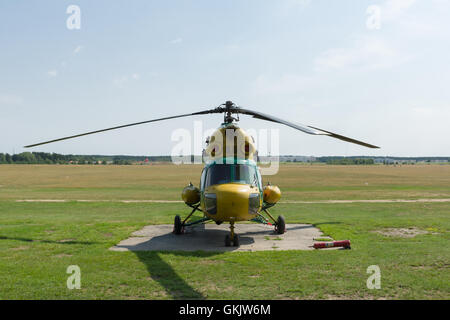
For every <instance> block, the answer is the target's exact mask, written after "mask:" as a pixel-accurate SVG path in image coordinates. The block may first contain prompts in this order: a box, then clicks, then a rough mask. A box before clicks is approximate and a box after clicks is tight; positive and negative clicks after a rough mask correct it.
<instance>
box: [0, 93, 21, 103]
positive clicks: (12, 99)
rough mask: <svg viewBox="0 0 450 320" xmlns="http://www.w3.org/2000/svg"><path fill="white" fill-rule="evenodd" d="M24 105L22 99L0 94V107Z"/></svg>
mask: <svg viewBox="0 0 450 320" xmlns="http://www.w3.org/2000/svg"><path fill="white" fill-rule="evenodd" d="M22 103H23V98H22V97H19V96H15V95H10V94H2V93H0V105H19V104H22Z"/></svg>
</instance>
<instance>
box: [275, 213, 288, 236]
mask: <svg viewBox="0 0 450 320" xmlns="http://www.w3.org/2000/svg"><path fill="white" fill-rule="evenodd" d="M275 231H276V232H277V233H278V234H284V233H285V232H286V221H285V220H284V217H283V216H278V219H277V225H276V228H275Z"/></svg>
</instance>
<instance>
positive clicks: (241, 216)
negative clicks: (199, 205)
mask: <svg viewBox="0 0 450 320" xmlns="http://www.w3.org/2000/svg"><path fill="white" fill-rule="evenodd" d="M207 192H213V193H215V194H216V197H217V214H216V217H217V219H218V220H221V221H244V220H248V219H249V210H248V207H249V196H250V194H251V193H256V192H259V191H258V188H255V187H252V186H250V185H242V184H234V183H227V184H220V185H216V186H212V187H210V188H209V189H208V190H207ZM216 217H215V219H216Z"/></svg>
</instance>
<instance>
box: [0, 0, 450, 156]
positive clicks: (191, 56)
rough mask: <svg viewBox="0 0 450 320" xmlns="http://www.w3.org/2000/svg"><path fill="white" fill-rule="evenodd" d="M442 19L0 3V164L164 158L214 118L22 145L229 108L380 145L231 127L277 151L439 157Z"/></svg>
mask: <svg viewBox="0 0 450 320" xmlns="http://www.w3.org/2000/svg"><path fill="white" fill-rule="evenodd" d="M71 5H75V6H77V7H78V8H79V9H80V15H79V17H80V19H79V28H77V27H78V25H77V21H78V20H76V19H74V17H75V16H73V14H74V13H75V12H74V11H71V10H69V12H67V10H68V8H70V6H71ZM449 16H450V1H449V0H370V1H366V0H358V1H355V0H341V1H332V0H277V1H269V0H268V1H263V0H228V1H211V0H191V1H189V0H184V1H181V0H173V1H120V2H119V1H115V2H112V1H101V0H97V1H81V0H78V1H76V0H72V1H45V0H42V1H1V2H0V43H1V47H0V48H1V50H0V130H1V131H0V132H1V133H0V152H7V153H13V152H15V153H19V152H23V151H30V150H31V151H42V152H56V153H63V154H107V155H116V154H127V155H167V154H170V153H171V150H172V149H173V148H174V146H175V145H176V142H175V141H172V134H173V132H174V131H175V130H177V129H180V128H183V129H187V130H190V131H191V132H192V135H194V134H193V130H194V121H202V126H203V128H204V129H205V130H206V129H210V128H215V127H217V126H218V125H220V123H221V122H222V121H221V120H222V117H221V116H220V115H212V116H197V117H192V118H182V119H176V120H170V121H164V122H159V123H153V124H148V125H143V126H138V127H133V128H126V129H122V130H118V131H112V132H107V133H101V134H98V135H92V136H87V137H82V138H79V139H74V140H68V141H64V142H58V143H54V144H49V145H45V146H40V147H36V148H33V149H24V148H23V146H24V145H28V144H32V143H36V142H40V141H46V140H51V139H55V138H59V137H63V136H68V135H73V134H77V133H82V132H85V131H92V130H96V129H102V128H106V127H111V126H116V125H121V124H126V123H133V122H138V121H144V120H150V119H153V118H160V117H165V116H172V115H178V114H185V113H191V112H197V111H201V110H205V109H210V108H215V107H217V106H218V105H220V104H222V103H224V102H225V101H227V100H232V101H233V102H235V103H236V104H237V105H239V106H242V107H245V108H248V109H253V110H256V111H260V112H263V113H267V114H271V115H274V116H276V117H278V118H282V119H286V120H289V121H293V122H298V123H301V124H306V125H312V126H315V127H319V128H322V129H325V130H328V131H332V132H336V133H339V134H342V135H346V136H349V137H352V138H355V139H358V140H362V141H365V142H368V143H371V144H375V145H378V146H380V147H381V148H380V149H376V150H374V149H368V148H364V147H362V146H358V145H352V144H349V143H346V142H343V141H340V140H336V139H332V138H329V137H322V136H311V135H306V134H304V133H302V132H299V131H296V130H294V129H292V128H289V127H284V126H282V125H277V124H274V123H271V122H265V121H261V120H257V119H253V118H251V117H248V116H241V121H240V125H241V127H243V128H244V129H254V130H257V132H258V130H263V129H277V130H279V136H280V145H279V152H280V153H281V154H295V155H315V156H327V155H340V156H356V155H368V156H386V155H390V156H405V157H406V156H450V89H449V85H448V84H449V83H450V63H449V59H450V58H449V57H450V20H449V19H448V17H449ZM68 21H69V23H68ZM74 27H75V28H74ZM192 139H194V137H192ZM193 143H194V142H193Z"/></svg>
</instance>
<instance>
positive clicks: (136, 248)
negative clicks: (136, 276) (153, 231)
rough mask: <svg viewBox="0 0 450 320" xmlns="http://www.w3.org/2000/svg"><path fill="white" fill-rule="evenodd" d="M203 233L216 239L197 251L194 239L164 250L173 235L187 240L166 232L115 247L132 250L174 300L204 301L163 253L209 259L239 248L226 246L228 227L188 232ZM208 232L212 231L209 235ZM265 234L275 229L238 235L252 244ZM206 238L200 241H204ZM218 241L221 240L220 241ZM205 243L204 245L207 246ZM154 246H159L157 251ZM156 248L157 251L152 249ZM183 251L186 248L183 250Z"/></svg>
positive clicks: (181, 237)
mask: <svg viewBox="0 0 450 320" xmlns="http://www.w3.org/2000/svg"><path fill="white" fill-rule="evenodd" d="M306 228H314V226H312V225H305V226H292V227H288V228H287V231H292V230H297V229H306ZM197 231H198V232H203V233H206V235H205V237H207V236H210V238H211V239H216V241H211V242H210V243H209V246H208V249H207V251H206V250H198V249H196V248H198V247H197V246H196V244H195V241H192V240H193V239H190V240H191V243H190V248H188V249H187V250H185V249H186V247H184V248H183V249H178V250H174V249H173V247H172V248H169V247H166V248H165V249H164V244H167V243H170V242H173V240H174V238H175V237H176V238H175V239H177V240H179V241H180V243H181V242H184V240H183V235H181V236H175V235H174V234H172V233H168V234H163V235H160V236H155V237H153V238H151V239H150V240H148V241H144V242H141V243H138V244H136V245H120V244H119V245H116V248H123V249H127V250H129V251H132V252H133V253H134V254H136V256H137V257H138V259H139V260H140V261H141V262H142V263H143V264H144V265H145V266H146V268H147V271H148V273H149V275H150V277H151V278H152V279H153V280H154V281H157V282H158V283H159V284H160V285H161V286H162V287H164V289H165V290H166V294H168V295H170V296H171V297H172V298H174V299H192V300H202V299H206V298H207V297H206V296H205V295H204V294H203V293H202V292H200V291H198V290H197V289H195V288H194V287H193V286H191V285H190V284H189V283H188V282H187V281H186V280H185V279H183V278H182V277H181V276H180V275H179V274H178V273H177V272H176V271H175V270H174V268H173V267H172V266H171V265H170V264H169V263H168V262H166V261H165V259H164V256H166V255H167V256H168V255H175V256H176V257H182V258H190V257H195V258H208V257H212V256H217V255H221V254H224V253H225V252H232V251H235V250H237V249H238V247H225V246H224V243H223V239H224V238H225V235H226V234H229V231H228V230H217V229H216V230H208V229H205V226H204V225H199V226H196V227H195V228H193V229H191V230H189V231H187V233H188V234H189V233H191V232H197ZM208 233H211V234H209V235H208ZM258 234H266V235H276V234H277V233H275V232H274V231H272V230H268V229H266V230H261V231H254V232H245V233H244V234H239V241H240V244H241V245H246V244H252V243H254V242H255V240H254V238H253V237H252V235H258ZM204 239H205V238H201V239H200V240H203V241H204ZM217 241H219V242H217ZM204 245H205V244H204V243H202V246H201V247H203V248H204ZM153 248H159V249H156V250H154V249H153ZM151 250H154V251H151ZM181 250H183V251H181Z"/></svg>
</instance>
